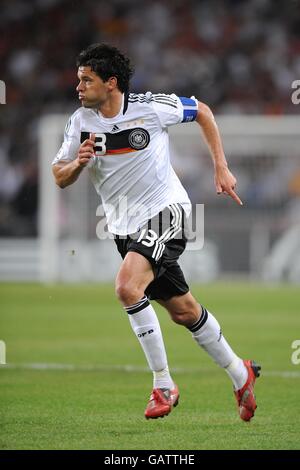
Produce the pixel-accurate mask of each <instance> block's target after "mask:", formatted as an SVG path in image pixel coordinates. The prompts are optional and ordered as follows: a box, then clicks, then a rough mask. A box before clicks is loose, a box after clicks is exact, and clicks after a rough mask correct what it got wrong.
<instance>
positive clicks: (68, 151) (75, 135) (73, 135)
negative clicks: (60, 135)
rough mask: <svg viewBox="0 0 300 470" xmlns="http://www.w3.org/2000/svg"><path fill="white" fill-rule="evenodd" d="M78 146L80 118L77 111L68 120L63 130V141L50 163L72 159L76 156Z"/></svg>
mask: <svg viewBox="0 0 300 470" xmlns="http://www.w3.org/2000/svg"><path fill="white" fill-rule="evenodd" d="M79 147H80V120H79V116H78V113H74V114H73V115H72V116H71V117H70V119H69V120H68V122H67V124H66V127H65V132H64V141H63V143H62V146H61V147H60V149H59V151H58V153H57V155H56V157H55V158H54V160H53V162H52V165H55V164H56V163H59V162H60V161H62V160H63V161H72V160H75V158H76V157H77V152H78V149H79Z"/></svg>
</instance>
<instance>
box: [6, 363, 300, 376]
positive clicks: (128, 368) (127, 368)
mask: <svg viewBox="0 0 300 470" xmlns="http://www.w3.org/2000/svg"><path fill="white" fill-rule="evenodd" d="M1 369H3V370H4V369H10V370H38V371H44V370H54V371H60V370H61V371H73V372H114V371H120V372H134V373H142V372H149V369H148V368H147V367H141V366H135V365H131V364H124V365H109V364H107V365H106V364H83V365H80V364H59V363H40V362H33V363H19V364H17V363H8V364H5V365H1V366H0V373H1ZM171 372H174V373H177V374H191V373H193V374H202V375H203V373H206V372H207V369H205V368H200V367H199V368H196V367H195V368H191V367H190V368H188V367H174V368H172V369H171ZM262 376H263V377H280V378H284V379H300V370H299V371H287V370H286V371H285V370H282V371H280V370H266V371H262Z"/></svg>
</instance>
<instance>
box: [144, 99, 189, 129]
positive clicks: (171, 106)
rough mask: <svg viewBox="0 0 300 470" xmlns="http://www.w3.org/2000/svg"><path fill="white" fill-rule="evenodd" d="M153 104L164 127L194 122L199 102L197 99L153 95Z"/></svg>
mask: <svg viewBox="0 0 300 470" xmlns="http://www.w3.org/2000/svg"><path fill="white" fill-rule="evenodd" d="M152 104H153V108H154V110H155V112H156V114H157V116H158V118H159V121H160V123H161V125H162V127H169V126H173V125H175V124H179V123H181V122H190V121H194V120H195V119H196V117H197V112H198V101H197V99H196V98H195V97H191V98H186V97H184V96H177V95H175V94H174V93H173V94H171V95H165V94H153V95H152Z"/></svg>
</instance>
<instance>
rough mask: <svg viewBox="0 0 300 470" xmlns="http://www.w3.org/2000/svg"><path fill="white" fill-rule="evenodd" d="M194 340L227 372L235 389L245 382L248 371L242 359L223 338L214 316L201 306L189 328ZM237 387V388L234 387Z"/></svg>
mask: <svg viewBox="0 0 300 470" xmlns="http://www.w3.org/2000/svg"><path fill="white" fill-rule="evenodd" d="M189 330H190V331H191V332H192V336H193V338H194V339H195V341H196V342H197V343H198V344H199V345H200V346H201V347H202V348H203V349H204V350H205V351H206V352H207V353H208V354H209V355H210V356H211V357H212V358H213V360H214V361H215V362H216V363H217V364H218V365H219V366H221V367H223V368H224V369H225V370H226V372H227V373H228V375H229V377H230V378H231V380H232V382H233V386H234V388H235V389H236V390H237V389H239V388H242V386H243V385H244V384H245V383H246V380H247V376H248V372H247V369H246V367H245V365H244V363H243V361H242V359H240V358H239V357H238V356H237V355H236V354H235V353H234V352H233V350H232V349H231V347H230V346H229V344H228V343H227V341H226V339H225V338H224V336H223V334H222V331H221V327H220V325H219V323H218V321H217V320H216V319H215V317H214V316H213V315H212V314H211V313H210V312H208V311H207V310H206V309H205V308H204V307H202V315H201V316H200V318H199V320H197V321H196V323H194V325H193V326H191V327H190V328H189ZM236 387H237V388H236Z"/></svg>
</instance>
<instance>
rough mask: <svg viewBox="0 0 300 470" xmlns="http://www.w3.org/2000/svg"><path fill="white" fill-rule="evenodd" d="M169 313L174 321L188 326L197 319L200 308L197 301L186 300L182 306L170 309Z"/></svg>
mask: <svg viewBox="0 0 300 470" xmlns="http://www.w3.org/2000/svg"><path fill="white" fill-rule="evenodd" d="M169 313H170V315H171V318H172V320H173V321H174V322H175V323H177V324H178V325H183V326H186V327H190V326H192V325H193V324H194V323H195V322H196V321H197V320H199V315H200V308H199V305H198V304H197V303H194V302H188V303H187V304H186V305H184V307H183V308H179V309H174V310H171V311H170V312H169Z"/></svg>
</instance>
